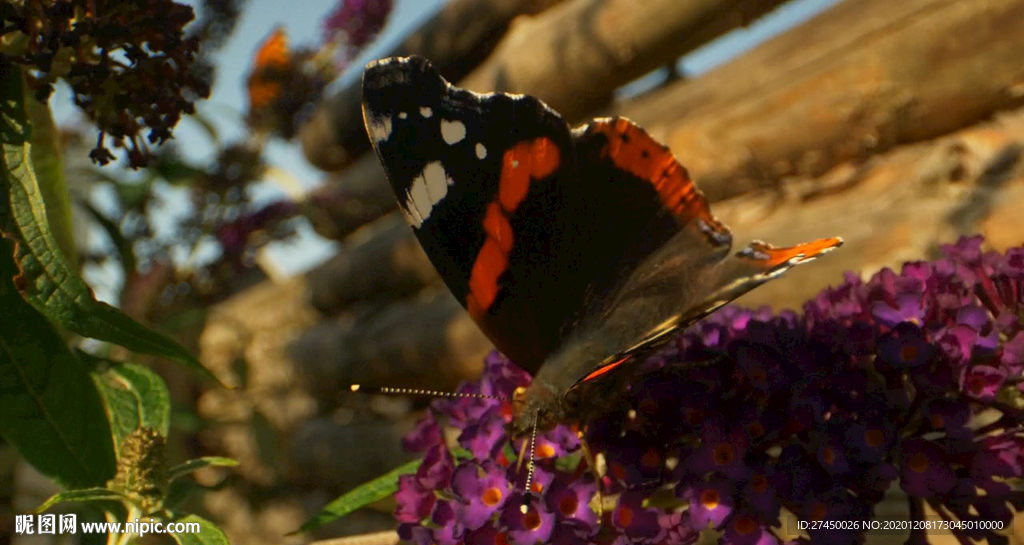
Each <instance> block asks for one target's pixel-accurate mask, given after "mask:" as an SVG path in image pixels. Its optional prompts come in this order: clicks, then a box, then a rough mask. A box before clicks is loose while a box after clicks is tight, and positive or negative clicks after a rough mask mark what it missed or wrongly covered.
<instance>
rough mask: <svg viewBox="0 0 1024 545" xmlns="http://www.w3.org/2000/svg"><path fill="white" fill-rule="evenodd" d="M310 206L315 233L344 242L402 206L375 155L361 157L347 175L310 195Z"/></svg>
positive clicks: (333, 177)
mask: <svg viewBox="0 0 1024 545" xmlns="http://www.w3.org/2000/svg"><path fill="white" fill-rule="evenodd" d="M310 204H311V205H312V206H307V207H306V216H307V217H308V218H309V221H310V223H311V224H312V225H313V229H314V230H316V232H317V233H318V234H319V235H320V236H322V237H324V238H327V239H331V240H343V239H344V238H345V237H347V236H348V235H349V234H351V233H352V232H353V231H355V230H356V229H359V228H360V227H362V226H363V225H366V224H367V223H369V222H371V221H373V220H375V219H377V218H379V217H381V216H383V215H384V214H387V213H388V212H391V211H392V210H394V209H395V208H396V207H397V206H398V203H396V202H395V194H394V193H393V192H392V191H391V186H390V185H388V182H387V179H386V178H385V177H384V171H383V170H382V169H381V166H380V163H379V162H378V161H377V156H376V154H373V153H367V154H365V155H363V156H362V157H360V158H359V160H358V161H356V163H355V164H353V165H352V166H351V167H349V168H347V169H346V170H345V171H344V174H334V175H331V176H330V177H329V178H328V179H327V183H325V184H324V185H323V186H322V187H320V188H318V189H317V190H316V191H315V192H314V193H313V194H312V195H310Z"/></svg>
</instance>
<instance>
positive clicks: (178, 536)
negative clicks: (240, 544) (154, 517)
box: [170, 515, 231, 545]
mask: <svg viewBox="0 0 1024 545" xmlns="http://www.w3.org/2000/svg"><path fill="white" fill-rule="evenodd" d="M173 522H181V523H184V524H189V523H195V524H198V525H199V533H195V534H194V533H191V532H189V533H186V532H177V533H173V534H170V536H171V537H172V538H174V541H177V542H178V543H179V544H180V545H231V542H230V541H228V536H227V535H225V534H224V531H223V530H221V529H220V528H218V527H217V525H216V524H214V523H212V522H210V521H208V520H206V519H204V518H202V517H197V516H196V515H188V516H186V517H182V518H180V519H175V520H174V521H173Z"/></svg>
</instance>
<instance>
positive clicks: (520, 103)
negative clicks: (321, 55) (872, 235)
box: [363, 57, 842, 435]
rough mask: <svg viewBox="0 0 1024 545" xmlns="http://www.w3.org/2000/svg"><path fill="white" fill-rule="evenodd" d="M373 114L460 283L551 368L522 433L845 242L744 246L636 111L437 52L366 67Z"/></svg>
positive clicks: (424, 223)
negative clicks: (574, 110) (581, 112)
mask: <svg viewBox="0 0 1024 545" xmlns="http://www.w3.org/2000/svg"><path fill="white" fill-rule="evenodd" d="M363 118H364V121H365V123H366V129H367V132H368V133H369V136H370V139H371V141H372V142H373V147H374V149H375V150H376V151H377V155H378V157H379V158H380V161H381V164H382V165H383V166H384V170H385V171H387V176H388V179H389V180H390V182H391V187H392V188H393V189H394V191H395V194H396V195H397V197H398V202H399V205H400V207H401V209H402V212H403V213H404V214H405V217H406V219H407V220H408V221H409V224H410V225H412V228H413V230H414V231H415V232H416V236H417V237H418V238H419V241H420V243H421V244H422V245H423V248H424V250H426V253H427V255H428V256H429V257H430V260H431V261H432V262H433V264H434V266H435V267H436V268H437V270H438V272H440V273H441V276H442V277H443V278H444V281H445V283H447V285H448V287H449V289H451V291H452V293H453V294H454V295H455V297H457V298H458V299H459V301H460V302H462V304H463V306H465V307H466V310H468V311H469V313H470V315H472V317H473V319H474V320H475V321H476V323H477V324H478V325H479V326H480V328H481V329H482V330H483V331H484V333H485V334H486V335H487V336H488V337H489V338H490V339H491V341H493V342H494V345H495V346H496V347H497V348H498V349H499V350H500V351H501V352H502V353H504V354H505V355H506V356H507V357H508V358H510V359H511V360H512V361H514V362H515V363H516V364H518V365H519V366H520V367H522V368H524V369H526V370H527V371H529V372H530V373H532V374H533V375H534V379H533V382H532V383H531V384H530V386H529V388H527V389H526V390H525V391H522V392H520V393H518V395H517V397H516V399H515V400H514V404H515V408H516V412H515V416H514V418H513V421H512V422H511V424H510V432H511V433H512V434H513V435H521V434H523V433H524V432H528V431H530V430H531V429H534V430H536V429H537V428H540V429H549V428H550V427H553V426H554V425H555V424H557V423H559V422H571V421H577V420H579V419H580V415H579V414H578V410H577V405H576V403H577V402H576V401H574V400H578V399H579V396H577V395H572V396H570V395H568V394H570V393H578V391H579V387H580V386H582V385H584V384H587V383H590V382H591V381H595V380H597V379H598V378H599V377H602V376H603V375H605V374H606V373H608V372H609V371H611V370H613V369H616V368H620V367H622V366H626V365H627V364H629V363H633V362H637V361H640V360H641V359H642V356H643V355H645V354H648V353H650V351H651V350H652V349H654V348H656V347H658V346H659V345H661V344H662V343H664V342H666V341H668V340H669V339H670V338H671V337H672V335H673V334H674V333H676V332H678V331H680V330H681V329H682V328H684V327H686V326H687V325H689V324H692V323H694V322H695V321H697V320H699V319H701V318H702V317H703V316H706V315H707V314H709V313H711V312H712V311H714V310H715V309H717V308H719V307H721V306H722V305H724V304H726V303H728V302H729V301H731V300H733V299H735V298H736V297H738V296H740V295H742V294H743V293H745V292H747V291H749V290H751V289H753V288H755V287H757V286H758V285H760V284H762V283H764V282H766V281H768V280H771V279H772V278H775V277H777V276H779V275H780V274H782V273H783V272H785V271H786V270H787V269H789V268H790V267H793V266H794V265H798V264H801V263H805V262H807V261H810V260H812V259H814V258H815V257H817V256H819V255H821V254H823V253H825V252H828V251H829V250H832V249H833V248H836V247H838V246H839V245H841V244H842V240H841V239H839V238H825V239H821V240H817V241H814V242H810V243H807V244H801V245H798V246H793V247H790V248H775V247H772V246H770V245H768V244H765V243H763V242H752V243H751V244H750V245H749V246H747V247H746V248H744V249H743V250H741V251H739V252H737V253H731V252H730V247H731V244H732V235H731V234H730V232H729V229H728V228H727V227H726V226H724V225H722V224H721V223H719V222H718V220H716V219H715V217H714V216H712V215H711V211H710V209H709V207H708V203H707V201H706V200H705V198H704V196H703V194H702V193H701V192H700V191H699V190H698V189H697V188H696V187H695V186H694V184H693V181H691V180H690V177H689V175H688V174H687V172H686V169H685V168H683V166H682V165H680V164H679V162H678V161H676V159H675V157H674V156H673V155H672V153H671V151H669V149H668V148H667V147H666V146H664V145H662V144H661V143H659V142H657V141H656V140H654V139H653V138H652V137H651V136H650V135H648V134H647V133H646V132H645V131H644V130H643V129H641V128H640V127H638V126H637V125H635V124H634V123H632V122H630V121H629V120H627V119H624V118H601V119H595V120H593V121H591V122H590V123H588V124H586V125H583V126H581V127H578V128H575V129H570V128H569V126H568V125H567V124H566V122H565V120H563V119H562V117H561V116H559V115H558V114H557V113H555V112H554V111H553V110H551V109H550V108H548V107H547V106H546V105H545V104H544V103H543V102H541V101H540V100H538V99H536V98H533V97H530V96H525V95H512V94H505V93H494V94H477V93H473V92H470V91H467V90H464V89H459V88H457V87H454V86H452V85H451V84H449V83H448V82H447V81H445V80H444V79H443V78H442V77H441V76H440V75H438V73H437V72H436V71H435V70H434V68H433V67H432V66H431V65H430V63H429V62H428V61H426V60H424V59H422V58H417V57H409V58H391V59H383V60H379V61H375V62H371V63H370V64H369V65H367V67H366V70H365V72H364V74H363Z"/></svg>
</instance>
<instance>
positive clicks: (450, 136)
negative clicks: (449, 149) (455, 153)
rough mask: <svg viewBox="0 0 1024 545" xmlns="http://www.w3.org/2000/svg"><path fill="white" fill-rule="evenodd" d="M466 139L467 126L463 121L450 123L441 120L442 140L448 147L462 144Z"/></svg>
mask: <svg viewBox="0 0 1024 545" xmlns="http://www.w3.org/2000/svg"><path fill="white" fill-rule="evenodd" d="M465 137H466V126H465V125H463V124H462V122H461V121H458V120H456V121H448V120H447V119H442V120H441V138H444V141H445V142H447V143H448V145H452V144H456V143H458V142H461V141H462V139H463V138H465Z"/></svg>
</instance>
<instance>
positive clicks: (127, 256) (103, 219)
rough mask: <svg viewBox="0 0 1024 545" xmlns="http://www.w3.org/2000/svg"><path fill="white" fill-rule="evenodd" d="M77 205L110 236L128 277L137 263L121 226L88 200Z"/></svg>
mask: <svg viewBox="0 0 1024 545" xmlns="http://www.w3.org/2000/svg"><path fill="white" fill-rule="evenodd" d="M79 206H81V207H82V208H84V209H85V211H86V212H88V213H89V215H90V216H92V219H94V220H96V223H98V224H100V227H102V228H103V230H104V231H106V233H107V236H108V237H110V242H111V243H113V244H114V248H117V254H118V255H119V256H120V257H121V270H122V271H123V272H124V277H125V278H128V277H129V275H131V274H132V273H133V272H134V271H135V268H136V265H137V263H138V262H137V260H136V259H135V247H134V245H132V242H131V241H130V240H128V239H127V238H125V236H124V233H122V232H121V228H120V227H119V226H118V225H117V224H116V223H114V222H113V221H111V220H110V218H108V217H107V216H105V215H103V213H102V212H100V211H99V210H96V207H94V206H93V205H92V204H90V203H89V202H88V201H83V202H80V203H79Z"/></svg>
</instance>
